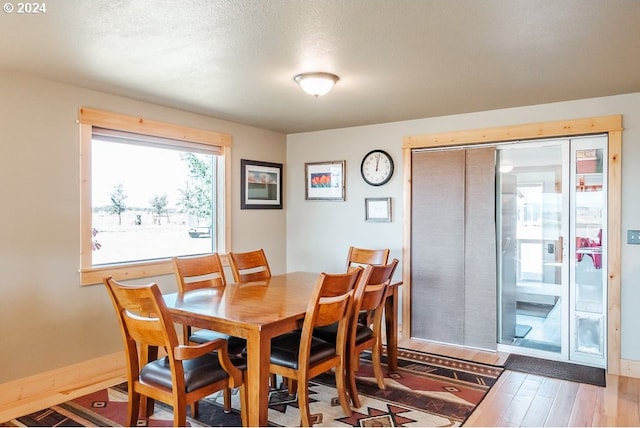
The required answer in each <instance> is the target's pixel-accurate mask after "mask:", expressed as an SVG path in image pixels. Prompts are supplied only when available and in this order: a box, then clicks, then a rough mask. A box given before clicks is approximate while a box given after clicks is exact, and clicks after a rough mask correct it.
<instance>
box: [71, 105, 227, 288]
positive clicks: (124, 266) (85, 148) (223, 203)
mask: <svg viewBox="0 0 640 428" xmlns="http://www.w3.org/2000/svg"><path fill="white" fill-rule="evenodd" d="M78 123H79V131H80V283H81V285H91V284H98V283H101V282H102V278H103V277H105V276H108V275H110V276H113V277H114V278H115V279H135V278H144V277H151V276H158V275H167V274H171V273H173V265H172V263H171V259H170V258H165V259H158V260H154V261H150V262H131V263H114V264H111V265H108V266H100V267H93V264H92V254H93V250H92V244H91V243H92V238H93V237H92V235H91V227H92V207H91V184H92V182H91V180H92V175H91V174H92V171H91V141H92V135H93V127H94V126H95V127H99V128H107V129H113V130H117V131H124V132H131V133H137V134H143V135H150V136H154V137H163V138H169V139H172V140H176V141H184V142H185V143H199V144H205V145H210V146H215V147H217V148H218V150H219V151H220V156H221V157H222V159H223V160H222V167H221V168H219V170H218V175H217V179H216V183H218V184H217V188H216V190H215V191H216V195H217V198H216V209H217V215H216V219H217V228H218V229H217V230H218V231H219V233H217V242H216V246H217V248H218V252H220V253H224V252H226V249H227V248H230V245H229V244H230V242H231V236H230V228H229V225H228V221H227V219H230V218H231V215H230V214H231V213H230V210H231V204H230V200H229V199H230V197H231V192H230V189H231V140H232V139H231V135H228V134H224V133H221V132H216V131H209V130H205V129H197V128H191V127H187V126H183V125H177V124H171V123H166V122H161V121H157V120H151V119H145V118H142V117H135V116H128V115H124V114H119V113H113V112H108V111H103V110H97V109H93V108H88V107H81V108H80V112H79V120H78Z"/></svg>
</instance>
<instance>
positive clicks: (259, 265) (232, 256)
mask: <svg viewBox="0 0 640 428" xmlns="http://www.w3.org/2000/svg"><path fill="white" fill-rule="evenodd" d="M229 263H230V264H231V272H232V273H233V279H234V280H235V282H250V281H259V280H261V279H268V278H271V269H269V263H268V262H267V256H265V254H264V250H263V249H262V248H261V249H259V250H255V251H249V252H246V253H229Z"/></svg>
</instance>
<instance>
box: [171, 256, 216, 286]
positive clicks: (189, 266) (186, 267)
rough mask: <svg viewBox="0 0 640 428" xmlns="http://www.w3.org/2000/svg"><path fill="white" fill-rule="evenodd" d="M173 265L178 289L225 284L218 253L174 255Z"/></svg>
mask: <svg viewBox="0 0 640 428" xmlns="http://www.w3.org/2000/svg"><path fill="white" fill-rule="evenodd" d="M173 267H174V270H175V273H176V279H177V280H178V291H180V292H181V293H184V292H185V291H190V290H196V289H198V288H216V287H224V286H225V285H227V280H226V278H225V276H224V270H223V267H222V262H221V261H220V256H219V255H218V253H212V254H206V255H203V256H195V257H174V258H173Z"/></svg>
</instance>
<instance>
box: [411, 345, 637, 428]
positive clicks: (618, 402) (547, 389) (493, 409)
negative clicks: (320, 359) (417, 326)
mask: <svg viewBox="0 0 640 428" xmlns="http://www.w3.org/2000/svg"><path fill="white" fill-rule="evenodd" d="M399 346H400V347H403V348H409V349H414V350H417V351H424V352H430V353H433V354H440V355H447V356H450V357H455V358H462V359H465V360H470V361H476V362H479V363H485V364H494V365H502V364H503V363H504V361H505V360H506V358H507V356H508V354H506V353H501V352H486V351H478V350H473V349H466V348H458V347H452V346H447V345H439V344H431V343H423V342H419V341H413V340H400V342H399ZM464 426H466V427H475V426H482V427H489V426H493V427H529V426H541V427H542V426H544V427H550V426H555V427H573V426H583V427H593V426H640V379H637V378H629V377H623V376H614V375H607V386H606V388H602V387H598V386H593V385H587V384H582V383H575V382H569V381H565V380H559V379H554V378H546V377H542V376H537V375H530V374H524V373H520V372H514V371H509V370H507V371H505V372H504V373H503V374H502V376H500V378H499V379H498V382H497V383H496V384H495V385H494V386H493V388H491V390H490V391H489V393H488V394H487V396H486V397H485V399H484V400H483V401H482V403H480V405H479V406H478V407H477V408H476V410H475V411H474V412H473V413H472V414H471V416H470V417H469V418H468V419H467V421H466V422H465V424H464Z"/></svg>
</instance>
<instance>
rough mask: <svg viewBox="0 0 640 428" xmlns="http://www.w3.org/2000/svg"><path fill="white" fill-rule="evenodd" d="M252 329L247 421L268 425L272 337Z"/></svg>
mask: <svg viewBox="0 0 640 428" xmlns="http://www.w3.org/2000/svg"><path fill="white" fill-rule="evenodd" d="M265 336H266V335H261V334H260V331H251V332H250V333H249V334H248V338H247V382H246V385H245V388H246V392H247V401H248V407H249V408H248V409H242V411H246V412H247V421H248V423H249V426H256V427H257V426H261V427H265V426H267V423H268V420H267V416H268V410H269V360H270V355H271V338H270V337H265Z"/></svg>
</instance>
